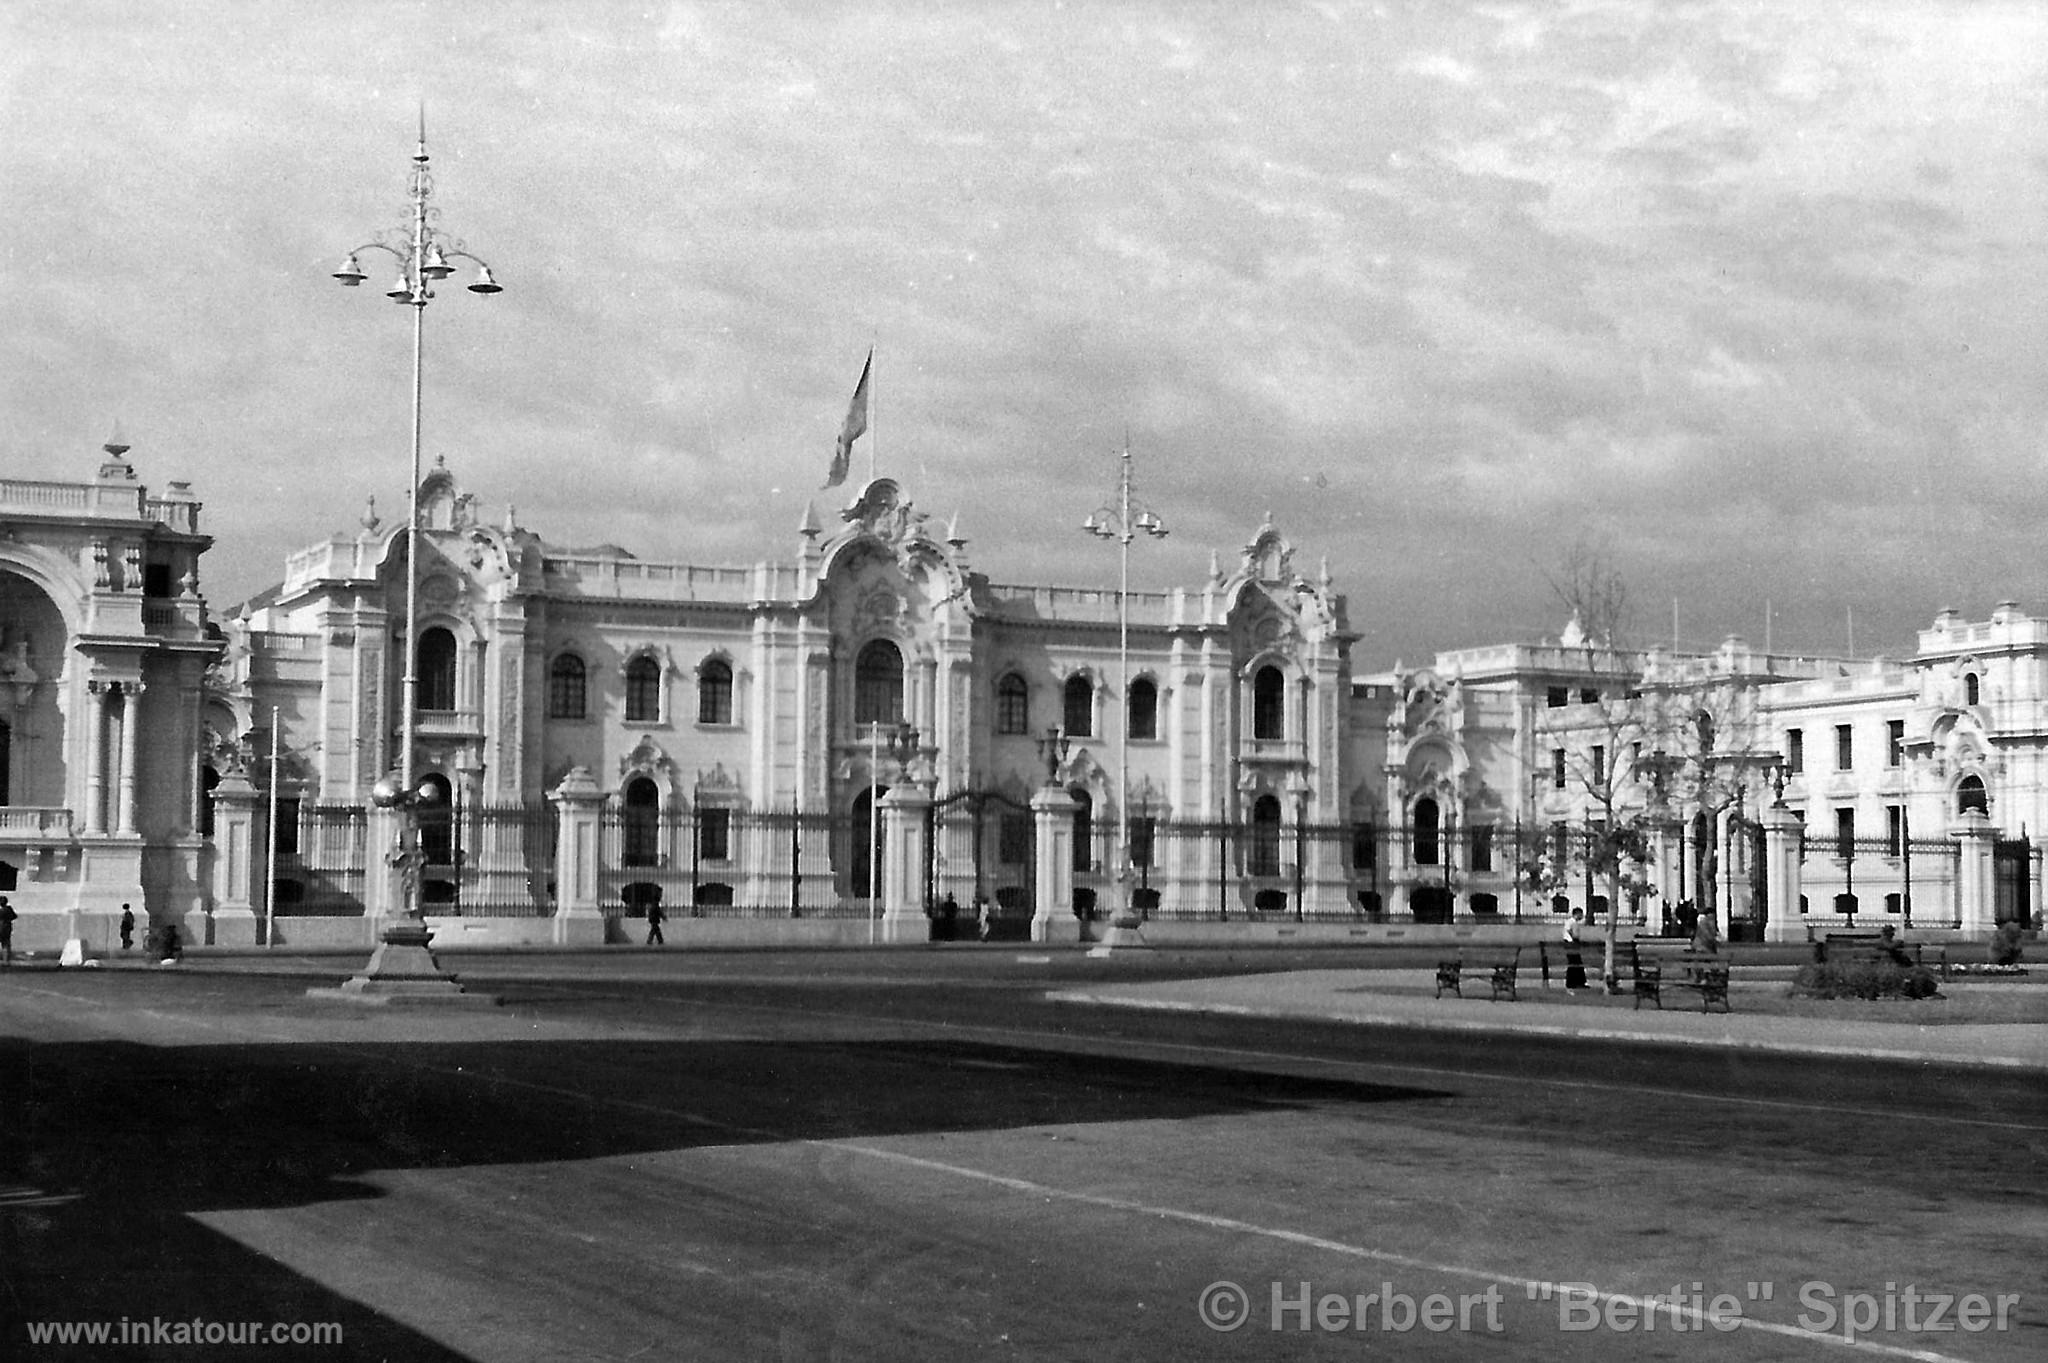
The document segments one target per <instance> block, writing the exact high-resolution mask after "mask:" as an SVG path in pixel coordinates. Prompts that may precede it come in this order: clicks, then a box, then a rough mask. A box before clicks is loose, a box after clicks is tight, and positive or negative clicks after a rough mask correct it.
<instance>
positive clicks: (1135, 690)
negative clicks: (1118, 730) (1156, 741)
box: [1130, 677, 1159, 738]
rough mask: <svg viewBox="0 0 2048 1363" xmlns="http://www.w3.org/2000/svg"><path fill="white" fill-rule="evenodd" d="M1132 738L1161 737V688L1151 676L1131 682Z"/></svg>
mask: <svg viewBox="0 0 2048 1363" xmlns="http://www.w3.org/2000/svg"><path fill="white" fill-rule="evenodd" d="M1130 734H1131V737H1132V738H1157V737H1159V688H1158V686H1156V685H1154V684H1153V681H1152V679H1151V678H1150V677H1140V678H1138V679H1137V680H1136V681H1134V682H1132V683H1131V729H1130Z"/></svg>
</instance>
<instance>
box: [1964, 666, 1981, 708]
mask: <svg viewBox="0 0 2048 1363" xmlns="http://www.w3.org/2000/svg"><path fill="white" fill-rule="evenodd" d="M1982 694H1983V692H1982V688H1981V687H1980V686H1979V685H1978V683H1977V674H1976V673H1975V672H1970V673H1966V674H1965V675H1964V677H1963V704H1965V705H1975V704H1977V702H1978V698H1979V697H1980V696H1981V695H1982Z"/></svg>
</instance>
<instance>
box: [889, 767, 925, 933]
mask: <svg viewBox="0 0 2048 1363" xmlns="http://www.w3.org/2000/svg"><path fill="white" fill-rule="evenodd" d="M931 807H932V792H931V787H930V786H929V785H928V784H927V783H925V782H923V781H918V780H910V781H905V782H903V783H902V784H901V785H895V786H891V787H890V788H889V793H888V794H887V795H884V796H883V797H882V940H883V941H884V942H924V941H929V940H930V939H931V921H930V920H929V919H928V918H926V917H925V911H924V864H925V858H926V854H927V851H928V847H927V839H928V838H929V836H930V830H929V829H927V828H926V827H925V817H924V816H925V812H926V811H927V810H929V809H930V808H931Z"/></svg>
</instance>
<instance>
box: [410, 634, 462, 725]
mask: <svg viewBox="0 0 2048 1363" xmlns="http://www.w3.org/2000/svg"><path fill="white" fill-rule="evenodd" d="M419 650H420V651H419V668H418V676H419V692H418V695H417V697H416V698H415V700H414V702H413V703H414V704H416V705H417V706H419V708H420V709H422V710H453V709H454V708H455V636H454V635H453V634H450V633H449V632H448V631H447V630H445V629H442V628H441V627H440V626H439V625H436V626H434V628H432V629H429V630H423V631H421V633H420V644H419Z"/></svg>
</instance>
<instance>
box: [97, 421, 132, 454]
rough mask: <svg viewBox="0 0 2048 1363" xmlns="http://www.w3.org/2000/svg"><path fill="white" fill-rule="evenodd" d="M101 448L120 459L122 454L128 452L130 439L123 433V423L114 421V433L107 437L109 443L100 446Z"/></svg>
mask: <svg viewBox="0 0 2048 1363" xmlns="http://www.w3.org/2000/svg"><path fill="white" fill-rule="evenodd" d="M100 448H101V449H103V450H105V451H106V452H107V453H108V454H110V455H112V456H113V457H114V458H116V459H119V458H120V457H121V456H122V455H124V454H126V453H128V449H129V445H128V439H127V437H126V436H124V435H122V434H121V423H120V422H119V421H116V422H115V423H114V431H113V434H112V435H109V436H108V437H107V443H106V444H104V445H102V446H100Z"/></svg>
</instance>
